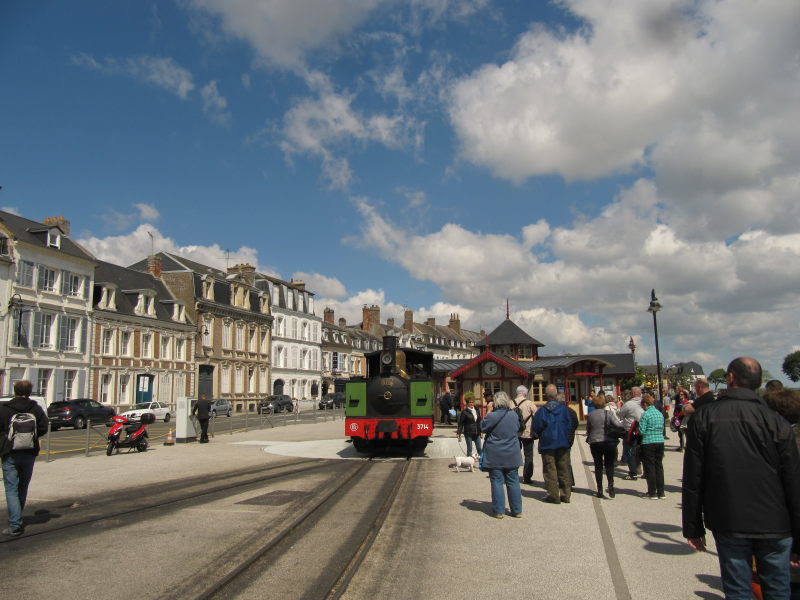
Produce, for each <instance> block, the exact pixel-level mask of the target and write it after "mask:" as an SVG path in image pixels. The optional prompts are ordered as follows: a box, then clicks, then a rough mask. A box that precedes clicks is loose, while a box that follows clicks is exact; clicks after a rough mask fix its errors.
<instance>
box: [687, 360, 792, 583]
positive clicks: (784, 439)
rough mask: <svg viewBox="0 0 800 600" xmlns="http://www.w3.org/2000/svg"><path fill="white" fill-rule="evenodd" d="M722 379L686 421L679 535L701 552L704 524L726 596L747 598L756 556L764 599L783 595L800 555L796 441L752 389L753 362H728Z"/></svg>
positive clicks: (756, 380) (757, 371) (757, 376)
mask: <svg viewBox="0 0 800 600" xmlns="http://www.w3.org/2000/svg"><path fill="white" fill-rule="evenodd" d="M726 379H727V383H728V389H727V390H726V391H725V393H724V394H723V395H722V396H721V397H720V398H719V399H717V400H716V401H714V402H710V403H708V404H705V405H704V406H703V407H702V409H701V410H698V411H696V412H695V413H694V415H692V419H691V421H690V422H689V427H688V430H687V452H686V454H685V455H684V461H683V535H684V537H686V538H687V540H688V542H689V545H690V546H692V548H694V549H695V550H698V551H700V552H703V551H705V549H706V545H705V528H704V522H703V521H704V520H705V526H707V527H708V528H709V529H710V530H711V531H712V533H713V534H714V540H715V542H716V546H717V553H718V555H719V564H720V571H721V574H722V585H723V589H724V591H725V597H726V598H750V597H752V596H751V591H750V582H751V564H752V557H754V556H755V559H756V568H757V570H758V575H759V579H760V581H761V586H762V590H763V592H764V598H789V596H790V575H789V564H790V556H791V553H792V551H794V552H795V553H796V552H797V551H798V550H800V456H799V455H798V451H797V444H796V442H795V440H794V436H793V434H792V430H791V427H790V426H789V423H788V422H787V421H786V420H785V419H784V418H783V417H781V416H780V415H779V414H777V413H776V412H773V411H772V410H770V409H769V408H768V407H767V406H766V405H765V404H764V403H763V401H762V400H761V399H760V398H759V397H758V395H757V394H756V392H755V390H756V389H758V387H759V385H761V365H759V364H758V362H757V361H755V360H754V359H752V358H737V359H735V360H733V361H732V362H731V364H730V365H728V372H727V375H726ZM793 538H794V544H795V545H794V548H793V547H792V545H793ZM794 558H795V559H796V557H794Z"/></svg>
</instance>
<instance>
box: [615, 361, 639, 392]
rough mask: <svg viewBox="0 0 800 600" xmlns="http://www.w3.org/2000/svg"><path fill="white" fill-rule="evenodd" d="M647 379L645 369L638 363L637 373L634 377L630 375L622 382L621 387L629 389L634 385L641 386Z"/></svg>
mask: <svg viewBox="0 0 800 600" xmlns="http://www.w3.org/2000/svg"><path fill="white" fill-rule="evenodd" d="M644 380H645V373H644V369H643V368H642V367H640V366H639V365H636V374H635V375H634V376H633V377H629V378H628V379H625V380H624V381H623V382H622V383H621V384H620V386H619V387H620V389H622V390H629V389H631V388H632V387H641V386H642V384H643V383H644Z"/></svg>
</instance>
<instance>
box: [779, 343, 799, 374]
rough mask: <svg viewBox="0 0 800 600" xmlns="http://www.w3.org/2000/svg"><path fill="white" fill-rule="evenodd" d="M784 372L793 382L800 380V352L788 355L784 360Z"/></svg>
mask: <svg viewBox="0 0 800 600" xmlns="http://www.w3.org/2000/svg"><path fill="white" fill-rule="evenodd" d="M783 372H784V373H785V374H786V376H787V377H788V378H789V379H791V380H792V381H798V380H800V350H798V351H796V352H792V353H791V354H787V355H786V358H784V359H783Z"/></svg>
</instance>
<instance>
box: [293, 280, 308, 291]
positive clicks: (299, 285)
mask: <svg viewBox="0 0 800 600" xmlns="http://www.w3.org/2000/svg"><path fill="white" fill-rule="evenodd" d="M292 285H293V286H294V287H296V288H297V289H298V290H300V291H301V292H305V291H306V282H305V281H303V280H302V279H292Z"/></svg>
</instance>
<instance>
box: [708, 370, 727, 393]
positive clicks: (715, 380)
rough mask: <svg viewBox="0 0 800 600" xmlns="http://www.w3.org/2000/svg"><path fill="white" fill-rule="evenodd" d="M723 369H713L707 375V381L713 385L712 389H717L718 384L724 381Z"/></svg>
mask: <svg viewBox="0 0 800 600" xmlns="http://www.w3.org/2000/svg"><path fill="white" fill-rule="evenodd" d="M725 374H726V373H725V369H714V370H713V371H711V373H710V374H709V376H708V383H711V384H713V385H714V391H715V392H716V391H717V388H718V387H719V385H720V384H722V383H725Z"/></svg>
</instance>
